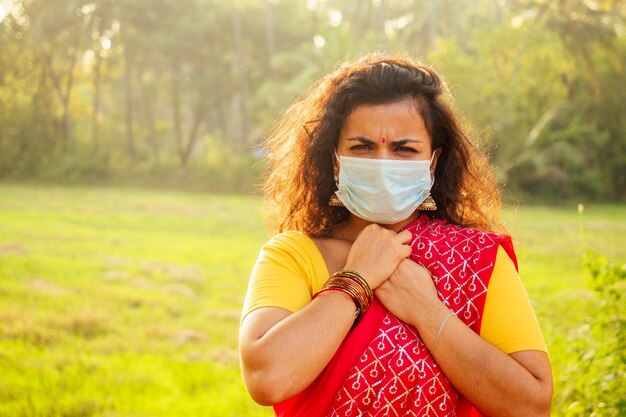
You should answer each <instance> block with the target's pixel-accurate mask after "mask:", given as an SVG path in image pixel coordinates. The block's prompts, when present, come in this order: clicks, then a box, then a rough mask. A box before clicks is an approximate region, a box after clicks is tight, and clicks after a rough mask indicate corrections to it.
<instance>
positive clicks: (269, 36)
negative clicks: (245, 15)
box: [265, 0, 276, 79]
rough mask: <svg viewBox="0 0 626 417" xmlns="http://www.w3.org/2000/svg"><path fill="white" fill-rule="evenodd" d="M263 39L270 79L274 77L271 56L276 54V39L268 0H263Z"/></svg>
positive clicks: (274, 71) (274, 70)
mask: <svg viewBox="0 0 626 417" xmlns="http://www.w3.org/2000/svg"><path fill="white" fill-rule="evenodd" d="M265 41H266V43H267V66H268V69H269V72H270V77H272V79H275V78H276V69H275V68H274V66H273V65H272V58H273V57H274V55H275V54H276V39H275V37H274V15H273V13H272V5H271V3H270V2H269V0H265Z"/></svg>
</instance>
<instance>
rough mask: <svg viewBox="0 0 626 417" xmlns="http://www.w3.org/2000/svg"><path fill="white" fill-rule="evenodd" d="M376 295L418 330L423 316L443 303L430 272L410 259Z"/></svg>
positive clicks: (402, 263)
mask: <svg viewBox="0 0 626 417" xmlns="http://www.w3.org/2000/svg"><path fill="white" fill-rule="evenodd" d="M374 294H375V295H376V298H378V300H379V301H380V302H381V303H382V304H383V305H384V306H385V307H386V308H387V310H389V311H390V312H391V313H392V314H393V315H394V316H396V317H398V318H399V319H400V320H402V321H404V322H405V323H409V324H412V325H413V326H415V327H417V324H418V321H419V319H420V316H422V315H423V314H425V312H426V311H428V309H429V308H432V306H434V305H436V304H438V303H440V301H439V299H438V297H437V290H436V289H435V284H434V282H433V279H432V277H431V275H430V272H428V269H426V268H424V267H423V266H421V265H419V264H418V263H416V262H413V261H412V260H410V259H405V260H403V261H402V262H400V264H399V265H398V267H397V268H396V270H395V271H394V272H393V274H391V276H390V277H389V279H388V280H387V281H385V282H384V283H383V284H382V285H381V286H379V287H378V288H377V289H376V290H375V291H374Z"/></svg>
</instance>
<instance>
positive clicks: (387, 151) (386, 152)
mask: <svg viewBox="0 0 626 417" xmlns="http://www.w3.org/2000/svg"><path fill="white" fill-rule="evenodd" d="M372 156H373V158H374V159H393V157H394V155H393V152H392V150H391V148H390V147H389V146H385V145H383V146H378V147H377V148H376V152H374V155H372Z"/></svg>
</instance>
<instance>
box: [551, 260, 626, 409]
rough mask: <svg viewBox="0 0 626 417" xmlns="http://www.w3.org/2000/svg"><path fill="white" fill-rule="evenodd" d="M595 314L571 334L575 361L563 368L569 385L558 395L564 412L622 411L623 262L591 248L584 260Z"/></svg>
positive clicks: (625, 368)
mask: <svg viewBox="0 0 626 417" xmlns="http://www.w3.org/2000/svg"><path fill="white" fill-rule="evenodd" d="M583 265H584V267H585V269H586V270H587V271H588V272H589V276H590V278H589V288H590V289H591V290H592V291H593V292H594V293H595V295H596V296H597V299H598V314H597V315H594V316H593V317H591V316H588V317H587V319H586V320H585V322H584V323H583V324H582V325H581V326H580V327H579V328H578V329H577V331H575V332H574V333H573V334H572V338H571V347H570V348H571V350H572V352H573V353H574V354H575V356H574V357H575V358H576V360H575V361H572V362H571V363H570V365H569V366H568V367H567V368H566V369H565V372H564V375H562V377H563V378H566V379H567V380H568V382H569V384H568V389H566V390H565V392H564V393H563V395H562V398H560V399H559V403H561V404H565V405H566V408H565V409H564V410H562V414H563V415H565V416H581V415H584V416H616V417H617V416H624V415H626V386H625V385H624V381H626V263H624V264H618V263H613V262H609V261H608V260H607V259H606V258H605V257H603V256H600V255H597V254H595V253H593V252H589V253H587V254H586V255H585V257H584V260H583Z"/></svg>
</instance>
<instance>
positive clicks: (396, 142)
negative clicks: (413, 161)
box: [348, 136, 424, 146]
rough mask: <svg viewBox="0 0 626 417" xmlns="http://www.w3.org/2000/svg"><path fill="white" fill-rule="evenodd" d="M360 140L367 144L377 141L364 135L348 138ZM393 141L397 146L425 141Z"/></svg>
mask: <svg viewBox="0 0 626 417" xmlns="http://www.w3.org/2000/svg"><path fill="white" fill-rule="evenodd" d="M355 140H356V141H359V142H361V143H365V144H368V145H370V144H372V145H373V144H374V143H375V141H373V140H371V139H368V138H366V137H363V136H355V137H353V138H350V139H348V141H355ZM391 143H392V144H393V145H395V146H402V145H406V144H407V143H424V141H422V140H420V139H399V140H392V141H391Z"/></svg>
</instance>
